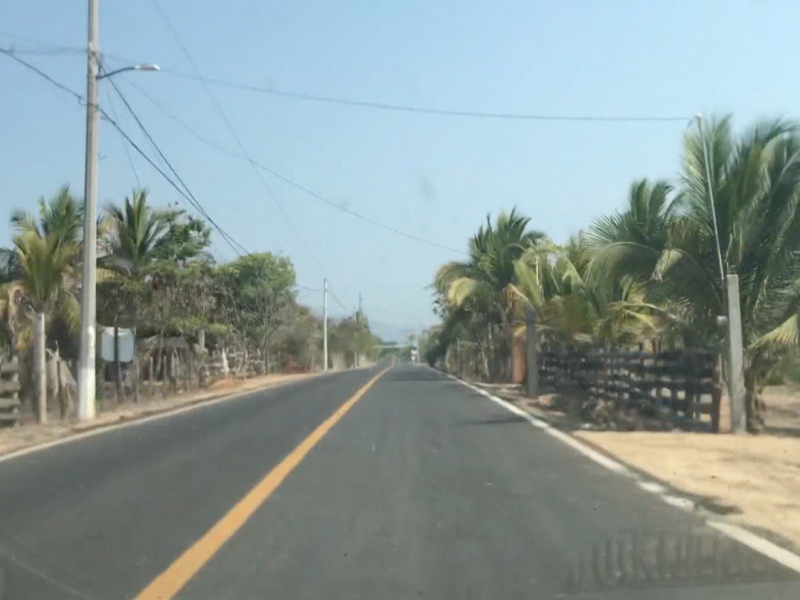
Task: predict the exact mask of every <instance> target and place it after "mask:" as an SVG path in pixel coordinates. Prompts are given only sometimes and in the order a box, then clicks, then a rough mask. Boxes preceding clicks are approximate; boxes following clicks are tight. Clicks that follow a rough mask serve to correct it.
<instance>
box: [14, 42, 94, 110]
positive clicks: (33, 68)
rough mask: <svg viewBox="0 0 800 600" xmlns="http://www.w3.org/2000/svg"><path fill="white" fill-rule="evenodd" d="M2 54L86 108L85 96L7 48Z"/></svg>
mask: <svg viewBox="0 0 800 600" xmlns="http://www.w3.org/2000/svg"><path fill="white" fill-rule="evenodd" d="M0 53H3V54H5V55H6V56H8V57H9V58H11V59H12V60H15V61H17V62H18V63H19V64H21V65H23V66H24V67H26V68H28V69H30V70H31V71H33V72H35V73H37V74H38V75H39V76H40V77H43V78H44V79H46V80H47V81H49V82H50V83H51V84H53V85H54V86H56V87H57V88H59V89H60V90H62V91H64V92H67V93H68V94H71V95H72V96H74V97H75V98H76V99H77V100H78V103H79V104H81V105H82V106H86V99H85V98H84V97H83V96H81V95H80V94H79V93H78V92H76V91H74V90H71V89H69V88H68V87H67V86H65V85H63V84H61V83H59V82H58V81H56V80H55V79H53V78H52V77H50V75H48V74H47V73H45V72H44V71H42V70H41V69H39V68H38V67H36V66H34V65H32V64H31V63H29V62H27V61H24V60H22V59H21V58H20V57H18V56H15V55H14V53H13V52H10V51H8V50H6V49H5V48H0Z"/></svg>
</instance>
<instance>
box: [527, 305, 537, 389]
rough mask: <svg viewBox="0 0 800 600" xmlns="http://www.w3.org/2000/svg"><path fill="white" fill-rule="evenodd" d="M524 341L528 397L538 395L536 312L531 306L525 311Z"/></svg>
mask: <svg viewBox="0 0 800 600" xmlns="http://www.w3.org/2000/svg"><path fill="white" fill-rule="evenodd" d="M525 335H526V337H525V341H526V342H527V348H526V352H525V358H526V359H527V369H528V374H527V379H528V389H527V392H528V398H538V397H539V360H538V358H539V357H538V348H537V347H536V313H534V312H533V309H532V308H528V309H527V311H526V312H525Z"/></svg>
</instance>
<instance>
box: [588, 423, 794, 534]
mask: <svg viewBox="0 0 800 600" xmlns="http://www.w3.org/2000/svg"><path fill="white" fill-rule="evenodd" d="M574 435H575V437H577V438H580V439H584V440H586V441H588V442H590V443H591V444H593V445H594V446H596V447H598V448H600V449H602V450H605V451H606V452H608V453H609V454H612V455H614V456H616V457H617V458H619V459H620V460H622V461H623V462H625V463H627V464H629V465H632V466H634V467H636V468H637V469H640V470H642V471H645V472H647V473H649V474H650V475H652V476H653V477H655V478H657V479H659V480H661V481H663V482H665V483H668V484H669V485H671V486H673V487H675V488H677V489H679V490H681V491H684V492H688V493H689V494H691V495H694V496H700V497H701V504H704V505H706V506H714V505H716V506H718V507H719V508H720V512H722V513H723V514H725V513H727V516H728V518H730V519H732V520H735V521H738V522H741V523H744V524H749V525H754V526H756V527H761V528H765V529H768V530H770V531H773V532H775V533H777V534H779V535H781V536H783V537H786V538H788V539H790V540H791V541H792V542H793V544H794V545H795V546H797V547H800V502H798V498H800V439H798V438H790V437H777V436H768V435H763V436H747V435H736V436H734V435H723V434H716V435H715V434H702V433H683V432H680V433H678V432H673V433H651V432H639V431H632V432H624V433H623V432H615V431H577V432H575V434H574Z"/></svg>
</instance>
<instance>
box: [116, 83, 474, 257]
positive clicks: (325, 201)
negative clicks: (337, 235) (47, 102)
mask: <svg viewBox="0 0 800 600" xmlns="http://www.w3.org/2000/svg"><path fill="white" fill-rule="evenodd" d="M125 81H126V82H127V83H128V84H129V85H131V86H132V87H134V88H135V89H136V90H137V91H139V92H140V93H141V94H142V95H143V96H144V97H145V98H147V99H148V100H149V101H150V102H151V103H152V104H153V105H154V106H155V107H156V108H158V109H159V110H160V111H161V112H162V113H163V114H164V115H165V116H166V117H167V118H169V119H170V120H172V121H173V122H175V123H176V124H178V125H179V126H180V127H182V128H183V129H184V130H186V131H187V132H189V133H190V134H191V135H192V137H194V138H195V139H197V140H198V141H200V142H202V143H203V144H206V145H207V146H209V147H211V148H214V149H215V150H217V151H218V152H220V153H222V154H225V155H227V156H230V157H233V158H236V159H239V160H244V161H247V162H250V163H251V164H252V165H254V166H255V167H257V168H259V169H261V170H263V171H265V172H267V173H269V174H270V175H272V176H273V177H275V178H277V179H280V180H281V181H283V182H284V183H287V184H289V185H290V186H292V187H294V188H296V189H298V190H300V191H301V192H303V193H305V194H307V195H308V196H310V197H311V198H314V199H315V200H318V201H319V202H322V203H323V204H326V205H328V206H330V207H332V208H335V209H336V210H338V211H340V212H343V213H345V214H347V215H350V216H352V217H355V218H356V219H359V220H361V221H364V222H365V223H369V224H370V225H373V226H374V227H378V228H380V229H383V230H384V231H388V232H390V233H394V234H395V235H399V236H401V237H404V238H407V239H410V240H413V241H415V242H419V243H422V244H426V245H428V246H431V247H434V248H439V249H441V250H447V251H449V252H456V253H458V254H466V252H464V251H463V250H458V249H456V248H451V247H450V246H445V245H443V244H439V243H438V242H434V241H432V240H428V239H426V238H423V237H421V236H418V235H415V234H413V233H408V232H406V231H403V230H401V229H397V228H396V227H392V226H391V225H386V224H384V223H381V222H380V221H376V220H375V219H371V218H370V217H367V216H365V215H362V214H361V213H359V212H356V211H354V210H352V209H349V208H347V207H344V206H341V205H339V204H337V203H336V202H333V201H331V200H329V199H328V198H326V197H324V196H323V195H322V194H319V193H317V192H315V191H313V190H310V189H309V188H307V187H305V186H304V185H302V184H300V183H297V182H296V181H293V180H292V179H290V178H288V177H286V176H285V175H282V174H281V173H278V172H277V171H275V170H273V169H270V168H269V167H266V166H264V165H262V164H260V163H258V162H256V161H253V160H251V159H249V158H247V157H245V156H242V155H241V154H237V153H236V152H231V151H230V150H227V149H226V148H224V147H222V146H220V145H219V144H217V143H216V142H213V141H211V140H209V139H208V138H206V137H205V136H203V135H201V134H200V133H198V132H197V131H195V130H194V129H193V128H192V127H190V126H189V125H187V124H186V123H184V122H183V121H182V120H181V119H180V118H179V117H177V116H175V115H174V114H173V113H172V112H170V111H169V110H168V109H166V108H165V107H164V105H163V104H162V103H161V102H159V101H158V100H156V99H155V98H153V96H152V95H150V94H149V93H148V92H147V91H146V90H144V89H143V88H142V87H141V86H139V85H137V84H135V83H134V82H132V81H131V80H130V79H127V78H126V79H125Z"/></svg>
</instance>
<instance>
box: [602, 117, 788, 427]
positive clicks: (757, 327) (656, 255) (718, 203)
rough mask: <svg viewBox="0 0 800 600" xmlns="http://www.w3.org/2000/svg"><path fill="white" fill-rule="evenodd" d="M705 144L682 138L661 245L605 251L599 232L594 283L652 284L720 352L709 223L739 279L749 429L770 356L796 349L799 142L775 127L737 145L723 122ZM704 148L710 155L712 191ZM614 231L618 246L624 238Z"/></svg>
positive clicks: (720, 302)
mask: <svg viewBox="0 0 800 600" xmlns="http://www.w3.org/2000/svg"><path fill="white" fill-rule="evenodd" d="M705 135H706V139H705V140H703V139H701V138H700V136H699V134H698V133H696V132H691V133H688V134H687V135H686V137H685V142H684V152H683V164H682V169H681V175H680V181H679V187H678V193H677V196H676V198H675V201H674V202H673V204H672V206H670V207H669V209H668V211H667V212H666V213H664V215H665V218H664V219H663V220H662V221H661V223H662V224H663V231H664V232H666V236H664V235H663V234H662V229H659V230H658V233H659V235H657V236H653V237H652V238H651V239H645V240H642V241H641V243H637V244H628V243H627V242H626V241H617V240H615V239H614V237H613V236H606V241H607V242H608V243H606V244H605V245H604V244H603V243H602V239H601V237H602V236H600V235H597V233H598V230H600V231H601V232H602V230H603V229H604V228H603V227H600V228H597V229H595V233H596V237H597V238H598V240H599V241H600V242H601V243H599V244H598V250H599V252H598V257H599V258H598V260H597V262H596V267H597V272H598V273H602V272H603V271H606V272H609V271H611V272H618V273H628V274H630V275H631V276H633V277H636V278H644V279H647V280H649V282H650V285H648V298H649V299H650V300H651V301H652V300H670V301H672V302H673V303H675V305H676V306H681V307H683V309H684V314H683V315H682V318H684V319H685V320H686V321H687V323H688V324H689V325H690V327H688V328H687V329H688V330H691V331H693V332H695V334H698V333H699V334H701V335H702V337H703V338H704V339H706V340H714V339H717V343H719V342H721V340H720V339H719V338H720V334H719V331H718V329H717V328H716V325H715V320H716V317H717V316H718V315H723V314H726V298H725V289H724V285H723V273H720V267H719V259H718V255H717V245H716V236H715V233H714V222H713V218H714V213H716V217H717V226H718V231H719V245H720V252H721V255H722V262H723V269H724V272H725V273H736V274H738V275H739V281H740V298H741V312H742V328H743V336H744V340H745V391H746V405H747V412H748V425H749V426H750V427H751V429H752V428H756V427H758V425H759V421H760V416H759V414H758V411H757V407H758V404H759V403H758V402H757V396H758V384H759V380H760V378H761V377H762V376H763V374H764V373H765V371H766V368H767V359H768V355H769V351H770V350H771V349H774V348H776V347H786V346H787V345H796V344H798V343H800V313H798V308H800V211H798V209H797V208H798V202H800V132H799V130H798V126H797V125H796V124H794V123H791V122H787V121H783V120H772V121H765V122H762V123H757V124H756V125H755V126H753V127H751V128H750V129H749V130H748V131H746V132H745V133H744V134H743V135H741V136H738V137H737V136H736V135H735V134H734V133H733V131H732V128H731V123H730V118H723V119H719V120H715V121H713V122H712V123H710V126H709V127H708V128H707V130H706V132H705ZM704 142H705V143H706V144H707V146H708V147H709V148H710V152H709V155H710V161H711V162H710V164H709V165H708V166H709V169H708V170H709V171H710V173H711V180H710V181H709V180H708V177H707V175H706V172H707V170H706V162H705V156H704V152H703V144H704ZM709 184H710V185H709ZM709 187H710V188H711V189H712V190H713V192H714V206H713V209H712V205H711V201H710V197H709V194H708V190H709ZM712 210H713V212H712ZM601 225H604V223H601ZM608 229H609V231H612V232H613V231H614V229H615V228H614V227H609V228H608ZM616 231H617V232H619V234H620V237H624V231H623V228H621V227H620V228H617V229H616ZM645 258H646V260H645Z"/></svg>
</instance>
